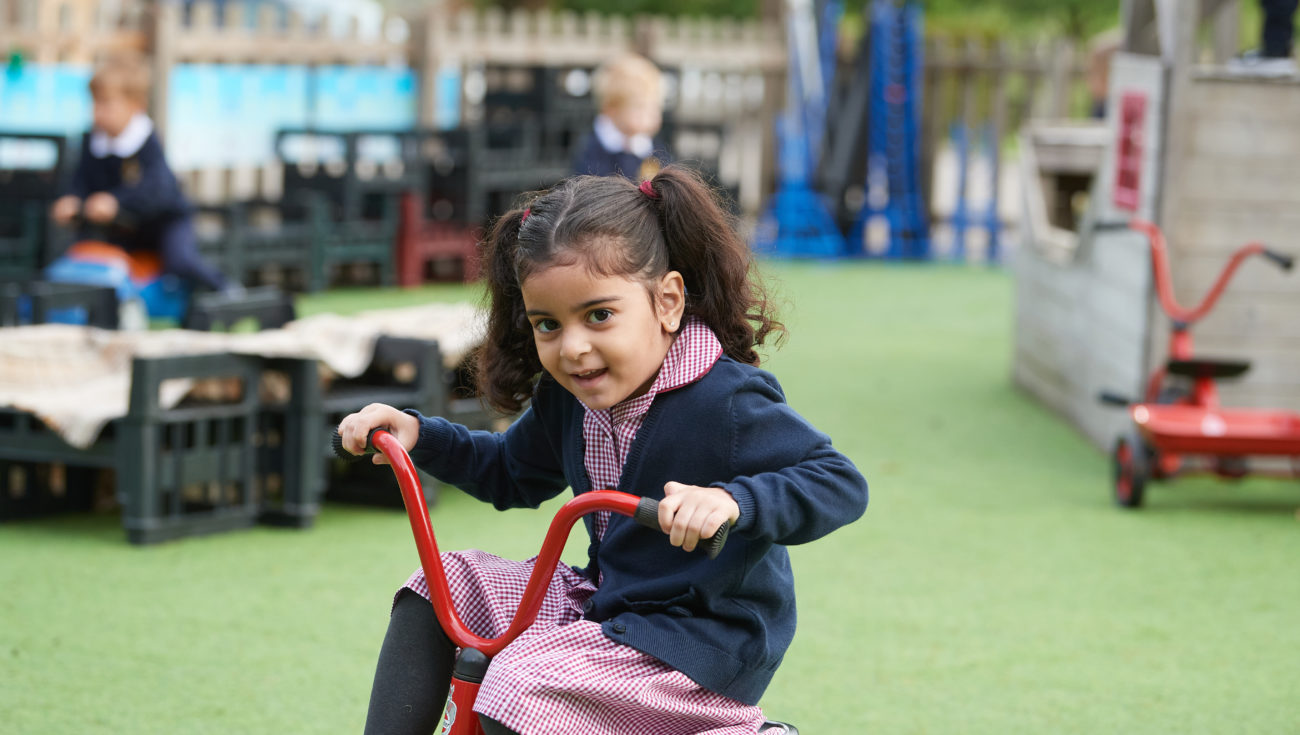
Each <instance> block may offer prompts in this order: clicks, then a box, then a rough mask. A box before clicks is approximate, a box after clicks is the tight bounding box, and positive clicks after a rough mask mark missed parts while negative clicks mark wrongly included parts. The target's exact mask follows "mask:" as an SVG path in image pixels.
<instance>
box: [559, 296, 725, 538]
mask: <svg viewBox="0 0 1300 735" xmlns="http://www.w3.org/2000/svg"><path fill="white" fill-rule="evenodd" d="M719 357H722V343H721V342H719V341H718V337H717V335H715V334H714V333H713V330H712V329H709V328H708V326H706V325H705V324H704V322H702V321H699V320H698V319H693V318H692V319H688V320H686V324H685V325H684V326H683V327H682V331H681V333H680V334H678V335H677V338H676V339H674V340H673V344H672V346H671V347H669V348H668V354H667V355H666V356H664V364H663V366H662V367H660V368H659V374H658V375H657V376H656V377H655V380H654V382H653V383H651V384H650V390H648V391H646V393H645V395H642V396H637V397H636V398H629V399H627V400H626V401H623V402H622V403H618V404H616V405H614V406H613V407H611V408H609V409H605V410H593V409H591V408H588V407H587V406H586V404H583V407H584V408H586V409H587V410H586V413H585V414H583V417H582V438H583V443H584V444H585V445H586V446H585V450H584V452H583V460H584V462H585V464H586V466H587V477H588V478H589V479H590V480H591V487H592V488H593V489H603V488H617V487H618V482H619V479H620V478H621V477H622V476H623V463H624V462H626V461H627V455H628V451H629V450H630V449H631V448H632V440H633V439H635V438H636V433H637V431H638V430H639V429H640V428H641V424H642V422H643V421H644V420H645V415H646V412H648V411H649V410H650V404H651V403H653V402H654V398H655V396H656V395H658V394H660V393H667V392H668V391H670V390H673V389H675V388H680V387H682V386H684V385H689V384H690V383H694V382H695V381H697V380H699V379H700V378H702V377H704V375H705V374H706V373H708V372H709V370H710V369H712V368H713V363H715V362H717V361H718V358H719ZM608 522H609V516H608V514H606V513H600V514H598V515H597V516H596V537H597V538H600V536H602V535H604V532H605V526H606V525H607V524H608Z"/></svg>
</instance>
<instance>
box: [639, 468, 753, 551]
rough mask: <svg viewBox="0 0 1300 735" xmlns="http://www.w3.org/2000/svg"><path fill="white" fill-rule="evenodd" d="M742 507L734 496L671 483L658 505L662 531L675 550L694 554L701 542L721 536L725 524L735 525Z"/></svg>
mask: <svg viewBox="0 0 1300 735" xmlns="http://www.w3.org/2000/svg"><path fill="white" fill-rule="evenodd" d="M739 518H740V506H739V505H736V501H735V499H734V498H732V497H731V493H729V492H727V491H726V490H722V489H721V488H716V487H699V486H698V485H683V484H682V483H680V482H670V483H668V484H667V485H664V499H663V500H661V501H659V527H660V528H662V529H663V531H664V533H666V534H668V540H669V541H670V542H672V545H673V546H680V547H682V549H684V550H685V551H695V545H696V544H697V543H698V542H699V540H700V539H701V538H709V537H710V536H712V535H713V534H715V533H717V532H718V529H719V528H721V527H722V524H723V523H735V522H736V521H737V520H738V519H739Z"/></svg>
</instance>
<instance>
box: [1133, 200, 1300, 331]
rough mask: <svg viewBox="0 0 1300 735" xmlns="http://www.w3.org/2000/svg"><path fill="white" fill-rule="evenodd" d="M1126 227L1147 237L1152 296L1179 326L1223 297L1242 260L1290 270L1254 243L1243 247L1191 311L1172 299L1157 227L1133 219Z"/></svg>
mask: <svg viewBox="0 0 1300 735" xmlns="http://www.w3.org/2000/svg"><path fill="white" fill-rule="evenodd" d="M1129 226H1130V227H1132V228H1133V229H1135V230H1137V231H1138V232H1141V233H1142V234H1144V235H1146V236H1147V243H1148V244H1149V245H1150V246H1151V270H1152V276H1153V277H1154V278H1155V281H1156V295H1157V296H1158V297H1159V299H1160V306H1161V308H1163V309H1164V310H1165V313H1166V314H1168V315H1169V318H1170V319H1173V320H1174V321H1175V322H1179V323H1181V324H1185V325H1191V324H1192V323H1194V322H1196V321H1199V320H1200V319H1201V318H1202V317H1204V316H1205V315H1206V314H1207V313H1209V311H1210V309H1212V308H1214V304H1215V302H1216V301H1218V300H1219V296H1220V295H1222V294H1223V289H1224V288H1225V287H1227V285H1228V281H1229V280H1231V279H1232V276H1233V274H1234V273H1236V272H1237V268H1239V267H1240V266H1241V264H1242V262H1243V261H1244V260H1246V258H1249V257H1250V256H1252V255H1262V256H1264V257H1267V258H1269V259H1270V260H1272V261H1273V262H1274V263H1276V264H1277V265H1279V266H1280V267H1282V268H1283V269H1284V270H1290V268H1291V258H1290V256H1287V255H1283V254H1281V253H1278V252H1276V251H1272V250H1269V249H1267V248H1265V247H1264V246H1263V245H1261V244H1260V243H1257V242H1249V243H1246V244H1245V245H1242V246H1241V247H1239V248H1237V250H1236V251H1235V252H1234V253H1233V254H1232V259H1231V260H1229V261H1228V264H1227V265H1225V266H1224V267H1223V271H1222V272H1221V273H1219V277H1218V279H1216V280H1215V282H1214V285H1213V286H1211V287H1210V290H1209V292H1208V293H1206V294H1205V298H1204V299H1203V300H1202V301H1201V303H1200V304H1199V305H1198V306H1197V307H1196V308H1195V309H1186V308H1184V307H1182V306H1180V305H1179V304H1178V301H1177V300H1176V299H1175V298H1174V287H1173V278H1172V276H1170V274H1169V254H1168V248H1167V247H1166V245H1165V236H1164V233H1162V232H1161V231H1160V228H1159V227H1157V226H1156V225H1154V224H1152V223H1150V222H1147V221H1145V220H1140V219H1134V220H1132V221H1131V222H1130V223H1129Z"/></svg>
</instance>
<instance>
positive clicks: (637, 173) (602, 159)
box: [573, 133, 673, 183]
mask: <svg viewBox="0 0 1300 735" xmlns="http://www.w3.org/2000/svg"><path fill="white" fill-rule="evenodd" d="M650 156H651V157H652V158H654V159H655V160H657V161H659V163H660V165H661V166H667V165H668V164H670V163H672V161H673V157H672V156H671V155H669V154H668V149H667V148H666V147H664V145H663V143H662V142H660V141H659V140H656V141H655V147H654V150H653V151H652V152H651V154H650ZM644 162H645V159H643V158H641V157H639V156H637V155H636V154H635V153H629V152H627V151H610V150H609V149H607V148H605V146H604V145H602V144H601V142H600V138H598V137H597V136H596V134H595V133H587V135H586V137H584V138H583V139H582V142H581V143H580V144H579V145H578V153H577V155H575V156H574V157H573V173H574V174H578V175H583V174H590V175H591V176H615V175H617V176H622V177H623V178H626V179H631V180H632V181H633V183H640V181H641V164H642V163H644Z"/></svg>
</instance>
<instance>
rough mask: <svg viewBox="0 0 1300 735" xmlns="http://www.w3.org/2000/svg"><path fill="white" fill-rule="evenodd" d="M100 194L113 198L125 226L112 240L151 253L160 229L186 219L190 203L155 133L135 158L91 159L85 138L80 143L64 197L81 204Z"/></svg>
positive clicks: (141, 147)
mask: <svg viewBox="0 0 1300 735" xmlns="http://www.w3.org/2000/svg"><path fill="white" fill-rule="evenodd" d="M101 191H104V192H108V193H109V194H112V195H113V196H114V197H115V198H116V199H117V203H118V207H119V208H120V209H121V211H122V213H123V215H125V216H124V217H123V218H122V219H123V221H126V222H128V225H129V227H128V228H117V229H115V230H114V232H113V236H112V237H111V239H112V240H113V241H114V242H116V243H117V244H119V245H122V246H125V247H127V248H133V249H134V248H146V249H154V248H156V247H157V242H158V238H159V231H160V230H161V229H162V227H163V225H165V224H167V223H169V222H172V221H174V220H176V219H177V218H181V217H185V216H188V215H189V214H190V213H191V212H192V207H191V205H190V203H189V200H187V199H186V198H185V195H184V194H183V193H182V192H181V187H180V184H178V183H177V181H176V176H175V174H173V173H172V170H171V167H170V166H168V165H167V159H166V158H165V157H164V156H163V148H162V144H161V143H159V141H158V135H157V133H150V134H149V137H148V139H146V140H145V142H144V145H142V146H140V150H138V151H136V153H135V155H132V156H129V157H127V158H121V157H119V156H115V155H111V154H110V155H108V156H105V157H103V158H96V157H95V156H93V155H91V153H90V135H86V136H85V137H84V138H83V139H82V145H81V158H80V159H79V160H78V161H77V168H76V170H75V171H74V173H73V175H72V180H71V181H70V182H69V185H68V191H67V193H69V194H73V195H75V196H77V197H78V198H80V199H83V200H84V199H85V198H86V197H88V196H90V195H91V194H96V193H99V192H101Z"/></svg>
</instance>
